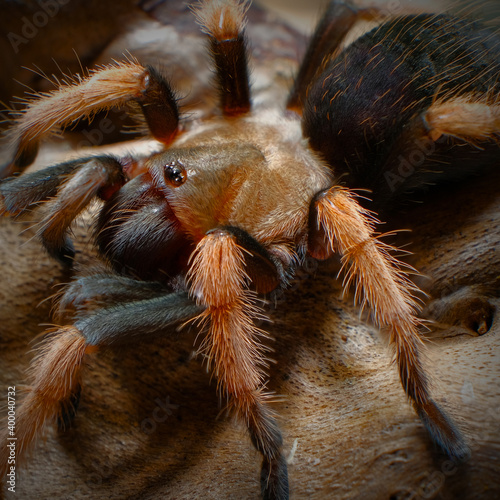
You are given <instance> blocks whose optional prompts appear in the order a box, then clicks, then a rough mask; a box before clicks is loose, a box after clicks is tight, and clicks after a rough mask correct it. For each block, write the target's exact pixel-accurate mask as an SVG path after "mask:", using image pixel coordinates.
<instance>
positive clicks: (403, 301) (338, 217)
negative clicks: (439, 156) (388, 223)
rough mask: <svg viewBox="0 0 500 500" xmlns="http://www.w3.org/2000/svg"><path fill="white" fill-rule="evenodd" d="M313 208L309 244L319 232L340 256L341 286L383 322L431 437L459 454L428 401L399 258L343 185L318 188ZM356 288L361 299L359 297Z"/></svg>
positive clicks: (456, 438)
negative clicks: (350, 289)
mask: <svg viewBox="0 0 500 500" xmlns="http://www.w3.org/2000/svg"><path fill="white" fill-rule="evenodd" d="M313 210H315V213H316V217H317V219H316V228H315V233H316V234H313V235H312V236H310V238H312V239H310V241H313V242H314V243H315V244H317V242H318V241H319V237H320V236H323V237H324V245H325V246H326V248H325V249H323V250H321V249H318V250H316V252H317V253H318V255H321V254H323V255H326V254H327V253H332V252H333V248H334V244H335V245H336V246H337V247H338V249H339V251H340V252H341V254H342V255H343V257H342V261H343V268H344V269H345V270H346V278H345V280H344V287H345V289H347V288H348V287H349V285H350V284H351V283H352V282H355V287H356V292H355V298H356V300H360V301H361V303H362V306H365V305H367V304H368V305H370V307H371V309H372V311H373V316H374V319H375V321H376V323H377V324H378V325H380V326H386V327H388V329H389V332H390V343H391V345H393V346H394V348H395V361H396V364H397V365H398V369H399V376H400V379H401V383H402V385H403V388H404V390H405V392H406V394H407V396H408V398H409V399H410V400H411V402H412V403H413V405H414V407H415V410H416V411H417V413H418V415H419V416H420V418H421V419H422V421H423V422H424V424H425V425H426V427H427V428H428V430H429V432H430V433H431V435H432V436H433V438H434V440H435V441H436V442H437V443H438V444H439V445H440V446H441V447H442V448H443V449H444V450H445V451H446V452H447V453H448V454H449V455H450V456H453V457H457V458H463V457H464V456H465V455H466V453H467V447H466V445H465V443H464V442H463V440H462V438H461V436H460V434H459V432H458V430H457V429H455V427H454V425H453V424H452V422H451V421H450V420H449V419H448V417H447V416H446V415H445V413H444V412H443V411H442V410H441V409H440V408H439V407H438V405H437V404H436V403H435V402H434V401H433V400H432V398H431V397H430V394H429V384H428V381H427V378H426V376H425V373H424V369H423V366H422V361H421V351H422V349H423V347H424V344H423V342H422V340H421V338H420V336H419V332H418V328H419V326H420V324H421V322H420V320H419V319H418V318H417V317H416V316H415V315H416V313H417V311H418V305H417V303H416V301H415V299H414V298H413V297H412V295H411V290H412V289H415V287H414V286H413V285H412V283H411V282H410V281H409V280H408V278H407V277H406V276H405V273H404V272H402V271H401V268H400V267H401V263H399V262H398V261H397V260H396V259H395V258H393V257H391V256H390V255H389V250H390V249H391V248H390V247H388V246H386V245H384V244H383V243H381V242H380V241H378V240H377V239H376V238H375V237H374V236H373V232H374V231H373V224H374V223H375V222H376V221H375V219H374V218H373V217H372V216H371V215H370V213H369V212H367V211H366V210H364V209H363V208H362V207H361V206H360V205H359V204H358V203H357V202H356V201H355V199H354V197H353V195H352V193H351V192H349V191H348V190H347V189H343V188H339V187H333V188H331V189H329V190H327V191H324V192H322V193H320V194H319V195H318V196H317V197H316V199H315V201H314V202H313ZM361 289H362V290H363V298H361V297H360V293H361Z"/></svg>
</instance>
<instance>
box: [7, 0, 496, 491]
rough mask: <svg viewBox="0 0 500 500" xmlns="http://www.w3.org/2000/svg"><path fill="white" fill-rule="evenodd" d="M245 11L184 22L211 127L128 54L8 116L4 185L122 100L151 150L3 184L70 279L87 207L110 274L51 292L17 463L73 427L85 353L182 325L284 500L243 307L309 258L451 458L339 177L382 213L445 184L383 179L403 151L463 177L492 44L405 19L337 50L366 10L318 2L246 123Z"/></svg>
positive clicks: (405, 302)
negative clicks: (333, 262) (274, 87)
mask: <svg viewBox="0 0 500 500" xmlns="http://www.w3.org/2000/svg"><path fill="white" fill-rule="evenodd" d="M247 6H248V4H247V2H244V1H239V0H213V1H209V0H205V1H202V2H201V3H200V4H199V5H198V6H196V7H195V9H194V11H195V14H196V16H197V19H198V22H199V23H200V24H201V26H202V29H203V30H204V31H205V32H206V33H207V35H208V39H209V45H210V52H211V56H212V60H213V64H214V67H215V70H216V79H217V87H218V90H219V93H220V108H221V110H222V113H221V115H220V116H217V117H214V118H211V119H210V120H207V121H204V122H201V123H192V124H191V125H188V126H187V127H186V128H185V130H180V128H179V110H178V107H177V103H176V98H175V96H174V93H173V91H172V89H171V88H170V86H169V84H168V83H167V82H166V81H165V80H164V79H163V78H162V76H161V75H160V74H159V72H158V71H156V70H155V69H154V68H151V67H143V66H141V65H140V64H139V63H138V62H136V61H133V60H129V61H126V62H122V63H114V64H112V65H110V66H106V67H102V68H99V69H97V70H95V71H94V72H92V73H91V74H90V75H89V76H88V77H86V78H83V77H82V78H80V79H78V80H77V81H75V82H73V83H68V84H66V85H62V86H61V87H60V88H59V89H58V90H56V91H54V92H52V93H48V94H43V95H41V96H39V98H36V99H33V100H32V101H31V102H30V103H29V104H28V106H27V107H26V109H25V110H24V112H22V113H21V114H20V115H19V116H18V117H17V118H16V119H15V121H14V124H13V127H12V128H11V130H10V132H9V133H10V137H11V140H12V143H13V144H14V145H15V148H16V152H15V157H14V159H13V160H12V161H10V162H8V164H6V166H5V167H4V169H3V176H4V177H5V176H7V175H11V174H14V173H17V172H20V171H22V170H23V169H24V168H25V167H27V166H28V165H29V164H30V163H32V161H33V160H34V158H35V156H36V154H37V146H38V143H39V141H40V140H41V139H42V137H43V136H45V135H46V134H48V133H50V132H51V131H53V130H54V129H57V128H59V127H65V126H69V125H71V124H72V123H74V122H76V121H77V120H79V119H81V118H83V117H92V116H93V115H94V114H95V113H97V112H98V111H100V110H106V109H109V108H111V107H113V106H116V105H123V104H125V103H128V102H132V101H133V102H135V103H136V104H138V105H139V106H140V108H141V110H142V113H143V115H144V118H145V120H146V122H147V125H148V127H149V130H150V131H151V134H152V135H153V136H154V138H155V139H157V140H158V141H160V142H161V143H163V144H164V145H165V149H164V150H163V151H162V152H160V153H158V154H154V155H152V156H150V157H143V158H124V159H123V158H116V157H114V156H111V155H103V156H92V157H88V158H83V159H82V158H80V159H76V160H72V161H67V162H65V163H62V164H59V165H55V166H52V167H48V168H45V169H43V170H41V171H37V172H33V173H29V174H26V175H21V176H18V177H14V178H11V179H7V180H6V181H4V182H2V183H1V184H0V213H2V214H5V215H12V216H15V215H17V214H20V213H23V212H25V211H27V210H29V209H32V208H34V207H35V206H36V205H38V204H40V202H42V201H43V202H44V210H45V212H44V216H43V220H42V222H41V225H40V228H41V229H40V233H39V234H40V237H41V240H42V242H43V245H44V246H45V248H46V249H47V251H48V252H49V253H50V254H51V255H52V256H54V257H55V258H57V259H59V260H61V261H62V262H63V263H65V264H67V265H70V264H71V262H72V257H73V250H72V245H71V242H70V241H69V239H68V237H67V232H68V229H69V228H70V226H71V223H72V221H73V220H74V219H75V217H77V215H78V214H79V213H80V212H81V211H82V210H83V209H85V207H87V206H88V205H89V203H90V202H91V201H92V200H94V199H95V198H96V197H97V198H99V199H101V200H102V201H103V206H102V208H101V210H100V212H99V215H98V220H97V223H96V232H95V234H96V236H95V238H96V244H97V246H98V248H99V250H100V253H101V254H102V256H103V258H104V259H105V260H106V261H108V262H109V263H110V265H111V266H112V268H113V271H112V272H111V271H110V272H109V273H108V274H102V273H101V274H90V275H87V276H85V277H80V278H79V279H77V280H76V281H75V282H73V283H71V284H69V285H68V286H67V287H66V289H65V292H64V294H63V295H62V298H61V300H60V303H59V309H60V311H66V310H68V309H72V310H73V311H74V315H73V320H72V321H73V322H72V324H67V325H65V326H61V327H59V328H56V329H55V330H53V331H51V332H49V333H50V334H49V335H48V337H47V340H46V341H45V342H44V344H43V345H42V347H41V349H40V351H39V354H38V356H37V357H36V359H35V360H34V362H33V365H32V379H31V383H30V390H29V392H28V393H27V395H26V397H25V399H24V401H23V402H22V405H21V406H20V407H19V408H18V411H17V421H16V429H15V435H16V438H17V460H19V458H20V455H21V454H22V453H23V452H24V451H25V450H27V449H28V448H29V447H30V445H31V444H32V442H33V441H34V440H35V438H36V436H37V435H38V434H39V433H40V431H41V430H42V428H43V426H44V425H45V423H46V422H47V421H48V420H51V419H54V418H55V417H57V416H59V417H61V416H62V417H64V418H70V417H71V413H72V411H73V406H74V402H75V400H76V399H77V396H78V393H79V390H80V371H81V368H82V365H83V363H84V362H85V358H86V357H87V356H88V355H90V354H92V353H94V352H96V351H97V350H98V349H100V348H103V347H113V346H116V345H119V344H121V343H125V342H130V341H131V340H132V341H135V339H138V338H139V336H140V337H141V340H145V339H147V338H148V336H154V335H158V334H161V333H163V332H166V331H168V330H169V329H171V328H172V327H173V326H174V325H180V324H183V323H186V322H192V321H194V322H195V323H198V324H200V325H202V326H203V332H204V338H203V342H202V346H201V348H200V351H201V352H202V353H203V354H204V355H205V356H206V358H207V360H208V363H209V365H210V366H211V368H212V370H213V372H214V374H215V376H216V378H217V380H218V386H219V388H220V391H221V393H223V394H224V395H226V396H227V397H228V399H229V401H230V405H231V407H232V408H233V409H234V411H235V413H236V414H237V416H238V417H239V418H240V419H241V420H242V421H243V422H244V423H245V424H246V426H247V428H248V430H249V433H250V437H251V440H252V442H253V444H254V446H255V447H256V449H257V450H258V451H259V452H260V453H261V454H262V456H263V464H262V474H261V486H262V494H263V496H264V498H276V499H284V498H287V497H288V478H287V465H286V461H285V458H284V456H283V452H282V438H281V433H280V430H279V428H278V425H277V423H276V416H275V414H274V412H273V410H272V409H271V406H270V404H269V403H270V399H271V396H270V394H269V393H268V392H266V375H265V371H266V367H267V365H268V361H269V360H268V358H267V353H266V348H265V347H264V345H263V344H262V343H261V339H262V338H263V337H265V336H266V333H265V332H264V331H262V330H261V329H260V328H258V327H257V326H256V324H255V320H257V319H259V318H261V317H262V316H263V312H262V310H261V308H260V307H259V296H260V295H261V294H266V293H268V292H270V291H272V290H274V289H276V288H277V287H283V286H286V284H287V281H288V280H289V278H290V276H292V275H293V271H294V269H295V268H296V267H297V266H298V265H300V263H301V262H302V261H303V259H304V258H305V257H306V256H307V255H309V256H312V257H314V258H316V259H326V258H328V257H329V256H330V255H332V253H333V252H334V251H335V250H338V251H339V252H340V253H341V254H342V255H343V263H344V269H345V273H346V279H345V283H346V287H347V286H349V285H350V284H351V283H353V282H354V284H355V286H356V298H359V299H360V301H361V302H362V304H363V305H364V304H365V303H366V304H369V306H370V307H371V310H372V311H373V316H374V318H375V320H376V322H377V323H378V324H379V325H380V326H383V327H387V328H388V329H389V331H390V342H391V344H392V346H393V347H394V352H395V359H396V363H397V366H398V369H399V374H400V377H401V382H402V385H403V388H404V390H405V392H406V394H407V396H408V398H409V399H410V401H411V402H412V404H413V406H414V408H415V410H416V412H417V413H418V415H419V416H420V418H421V419H422V420H423V422H424V423H425V425H426V427H427V429H428V430H429V432H430V435H431V437H432V439H433V440H434V441H435V442H436V443H438V444H439V445H440V446H441V448H442V449H443V450H444V451H445V452H446V453H448V454H449V455H450V456H452V457H461V456H463V455H464V454H465V453H466V449H467V447H466V445H465V443H464V441H463V439H462V438H461V436H460V434H459V433H458V431H457V430H456V429H455V427H454V425H453V424H452V423H451V421H450V419H449V418H448V417H447V416H446V415H445V414H444V412H443V411H442V410H441V409H440V408H439V406H438V405H437V404H436V403H435V402H434V401H433V400H432V398H431V396H430V394H429V390H428V381H427V379H426V376H425V373H424V372H423V369H422V364H421V358H420V356H419V350H420V348H421V345H422V340H421V338H420V335H419V327H420V323H421V322H420V320H419V319H418V318H417V317H416V313H417V312H418V306H417V304H416V302H415V300H414V298H413V296H412V294H413V292H415V288H414V287H413V285H412V283H411V282H410V281H409V280H408V279H407V278H406V276H405V273H404V272H403V271H402V270H401V267H400V263H399V262H398V261H397V260H396V259H394V258H393V257H391V256H390V255H389V251H390V250H391V249H390V248H389V247H387V246H386V245H384V244H383V243H381V242H380V241H378V240H377V239H376V238H375V237H374V226H375V224H376V220H375V219H374V218H373V217H372V215H371V214H370V213H369V212H368V211H367V210H365V209H363V208H362V207H361V206H360V205H359V204H358V201H357V199H356V196H355V195H354V194H353V193H352V192H351V191H349V189H347V188H345V187H341V186H339V185H338V184H337V183H336V181H335V178H336V176H339V174H344V177H345V178H346V179H347V180H348V182H349V183H350V186H366V187H370V188H372V189H373V190H374V196H377V197H378V199H381V195H380V193H382V197H389V196H390V195H392V194H393V193H392V191H395V192H403V191H405V190H408V189H409V188H413V187H415V186H418V185H421V184H423V183H425V182H427V181H429V180H432V179H434V178H435V177H436V176H438V175H444V174H442V173H440V174H438V173H437V172H435V171H432V169H431V168H430V167H429V165H430V164H431V162H430V161H429V162H427V163H426V164H425V168H424V167H422V168H420V169H417V170H416V171H415V172H413V175H411V176H407V177H404V176H401V175H400V172H399V173H398V168H399V166H400V158H401V157H403V158H404V157H405V154H408V153H410V152H411V151H412V148H414V147H415V143H416V141H432V143H433V144H434V145H435V148H434V149H435V152H436V154H439V155H441V157H443V155H448V157H449V158H450V160H449V166H448V167H447V168H448V174H449V175H452V174H451V171H452V170H453V169H456V170H458V171H460V172H462V170H466V168H464V169H461V168H462V167H461V165H460V163H459V162H458V160H457V159H456V158H455V156H454V153H455V150H456V148H455V146H456V145H457V144H459V145H464V144H465V145H466V144H467V143H471V144H473V145H478V144H479V143H481V145H485V146H488V144H486V143H489V145H490V146H491V145H492V144H494V139H495V137H496V136H497V134H498V133H499V131H500V108H499V106H498V95H499V93H498V91H499V84H498V74H499V71H500V64H499V59H498V57H497V55H498V47H497V48H496V49H495V45H496V44H498V38H497V37H496V35H494V34H492V33H490V32H489V31H487V30H486V28H483V27H481V26H480V25H478V24H474V23H470V22H466V21H462V20H457V19H454V18H452V17H448V16H446V15H412V16H403V17H398V18H395V19H393V20H390V21H387V22H385V23H383V24H382V25H381V26H380V27H378V28H376V29H375V30H373V31H371V32H369V33H368V34H366V35H364V36H363V37H361V38H360V39H358V40H357V41H356V42H355V43H353V44H351V45H350V46H348V47H347V48H345V49H340V48H339V47H341V43H342V40H343V38H344V36H345V34H346V33H347V32H348V31H349V29H350V28H351V27H352V25H353V24H354V23H355V22H356V21H357V20H359V19H361V18H373V17H374V16H377V12H376V10H374V9H369V10H366V9H356V8H354V7H352V6H349V5H347V4H345V3H337V2H331V4H330V5H329V7H328V9H327V11H326V13H325V16H324V17H323V19H322V21H321V23H320V24H319V26H318V28H317V31H316V32H315V34H314V36H313V38H312V41H311V44H310V46H309V49H308V52H307V55H306V57H305V59H304V62H303V64H302V66H301V68H300V71H299V73H298V76H297V78H296V80H295V84H294V88H293V90H292V92H291V94H290V96H289V100H288V108H289V111H287V112H283V110H278V111H262V110H260V111H259V110H252V106H251V98H250V91H249V77H248V69H247V48H246V42H245V35H244V25H245V11H246V8H247ZM301 116H302V118H301ZM440 138H446V140H439V139H440ZM497 154H498V153H497ZM476 158H482V156H477V157H476ZM485 158H486V157H485ZM485 161H489V160H487V159H486V160H485ZM442 169H443V163H442V162H441V163H440V170H442ZM394 179H400V180H401V182H400V183H399V184H398V186H397V190H396V189H392V190H391V189H389V188H391V187H392V188H394V185H395V184H394V182H389V181H391V180H394ZM377 193H378V194H377ZM362 294H363V295H362ZM117 305H119V307H118V306H117ZM8 440H9V435H8V432H7V430H5V431H4V433H3V434H2V449H1V455H0V470H1V476H2V477H4V476H5V474H6V473H7V472H9V470H10V467H11V466H10V465H9V464H8V452H7V449H6V446H5V445H6V443H7V442H8Z"/></svg>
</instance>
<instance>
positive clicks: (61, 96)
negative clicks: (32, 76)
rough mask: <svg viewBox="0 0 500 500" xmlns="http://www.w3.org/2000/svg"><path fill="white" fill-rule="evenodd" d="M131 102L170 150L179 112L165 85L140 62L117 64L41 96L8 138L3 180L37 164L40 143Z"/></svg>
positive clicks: (17, 120)
mask: <svg viewBox="0 0 500 500" xmlns="http://www.w3.org/2000/svg"><path fill="white" fill-rule="evenodd" d="M129 101H136V102H138V103H139V104H140V106H141V108H142V112H143V114H144V117H145V119H146V122H147V124H148V127H149V129H150V131H151V133H152V135H153V137H154V138H155V139H157V140H159V141H160V142H163V143H164V144H170V142H172V140H173V138H174V137H175V135H176V133H177V128H178V123H179V111H178V108H177V103H176V99H175V96H174V94H173V92H172V90H171V88H170V85H169V84H168V83H167V81H166V80H165V79H164V78H163V77H162V76H161V75H160V74H159V73H158V71H157V70H155V69H154V68H152V67H150V66H147V67H144V66H142V65H140V64H139V63H137V62H133V61H128V62H120V63H114V64H112V65H109V66H104V67H102V68H99V69H97V70H94V71H93V72H91V73H90V74H89V76H87V77H85V78H83V77H78V78H75V79H74V81H70V82H69V83H68V82H67V83H66V84H64V85H62V86H61V87H60V88H59V89H58V90H55V91H53V92H50V93H46V94H40V96H39V97H38V98H36V99H33V100H31V101H30V102H29V103H28V105H27V107H26V108H25V110H24V111H23V112H21V113H20V114H19V116H17V117H16V118H15V119H14V124H13V126H12V128H11V129H10V130H9V132H8V133H7V138H8V141H9V143H10V144H11V146H12V147H13V149H14V152H13V159H12V160H9V161H8V162H7V163H6V164H5V165H3V166H0V179H1V178H5V177H8V176H10V175H12V174H14V173H16V172H21V171H23V170H24V169H25V168H26V167H27V166H28V165H30V164H31V163H32V162H33V160H34V159H35V157H36V155H37V152H38V144H39V141H40V140H41V139H42V138H43V137H44V136H46V135H47V134H49V133H51V132H54V131H55V130H57V129H59V128H60V127H66V126H69V125H71V124H73V123H75V122H76V121H78V120H80V119H81V118H92V117H93V116H94V115H95V114H96V113H97V112H99V111H102V110H108V109H110V108H112V107H114V106H122V105H124V104H126V103H127V102H129Z"/></svg>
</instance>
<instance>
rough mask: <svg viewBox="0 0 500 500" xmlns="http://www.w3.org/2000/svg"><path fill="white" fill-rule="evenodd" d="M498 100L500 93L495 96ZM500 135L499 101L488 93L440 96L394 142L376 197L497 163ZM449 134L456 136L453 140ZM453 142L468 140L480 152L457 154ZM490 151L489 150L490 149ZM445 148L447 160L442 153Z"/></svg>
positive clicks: (456, 177) (463, 143) (400, 191)
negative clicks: (445, 98) (479, 154)
mask: <svg viewBox="0 0 500 500" xmlns="http://www.w3.org/2000/svg"><path fill="white" fill-rule="evenodd" d="M496 101H498V99H496ZM499 136H500V104H498V103H497V102H488V101H487V99H485V97H484V96H483V97H478V98H474V97H473V96H467V97H455V98H451V99H448V100H442V101H436V102H435V103H433V104H432V105H431V106H430V107H429V108H428V109H427V110H426V111H425V112H424V113H422V114H421V115H419V116H417V117H415V118H414V119H413V120H411V121H410V122H409V123H408V124H407V125H406V126H405V128H404V130H403V131H402V133H401V134H400V135H399V137H398V138H397V140H396V141H395V143H394V144H393V145H392V147H391V151H392V152H391V153H390V154H389V156H388V158H387V160H386V161H385V163H384V166H383V168H382V170H381V171H382V173H383V179H380V181H378V182H377V186H376V190H375V189H374V194H375V193H376V197H377V200H388V199H390V198H391V197H392V196H394V195H395V194H397V193H404V192H407V191H410V190H413V189H418V188H420V187H422V186H425V185H428V184H431V183H436V182H440V181H441V182H442V181H443V180H459V179H462V178H464V177H466V176H467V175H470V174H472V173H474V172H478V171H480V169H481V168H483V167H489V166H490V165H494V166H496V159H497V156H498V138H499ZM450 139H453V140H451V141H450ZM453 142H455V143H457V144H460V145H462V146H463V145H465V144H467V143H468V144H469V145H470V146H471V149H472V150H473V151H474V150H475V151H481V152H482V153H483V154H482V155H481V156H478V155H477V154H476V155H471V156H470V159H468V157H467V152H466V151H465V152H464V149H465V148H464V147H460V148H455V149H457V150H458V151H459V153H457V155H458V158H455V156H454V150H453V148H452V145H453ZM490 149H491V152H492V154H488V152H487V150H490ZM441 151H444V152H446V155H447V163H444V162H443V161H442V160H441V161H438V162H436V163H435V166H434V164H433V158H434V157H435V158H437V159H439V158H440V157H439V153H440V152H441Z"/></svg>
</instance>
